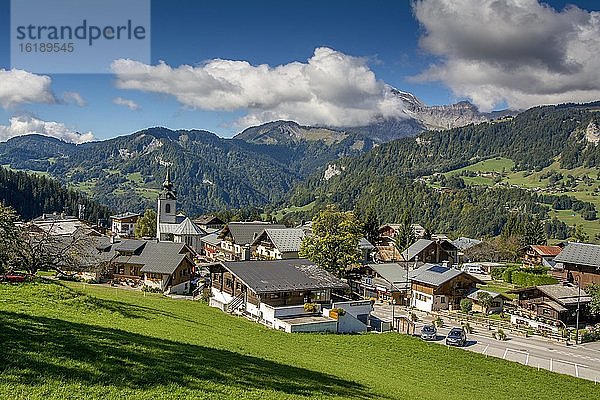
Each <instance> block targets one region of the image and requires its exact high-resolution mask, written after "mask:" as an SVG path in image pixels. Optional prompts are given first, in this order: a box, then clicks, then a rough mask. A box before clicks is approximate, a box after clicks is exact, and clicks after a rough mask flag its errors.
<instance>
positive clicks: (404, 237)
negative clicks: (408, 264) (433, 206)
mask: <svg viewBox="0 0 600 400" xmlns="http://www.w3.org/2000/svg"><path fill="white" fill-rule="evenodd" d="M415 240H416V238H415V231H414V230H413V227H412V221H411V219H410V215H409V214H408V212H404V214H402V219H401V221H400V226H399V227H398V231H397V232H396V237H395V239H394V247H395V248H396V250H397V251H398V253H399V254H402V252H403V251H404V250H406V249H407V248H408V247H410V245H411V244H413V243H414V242H415Z"/></svg>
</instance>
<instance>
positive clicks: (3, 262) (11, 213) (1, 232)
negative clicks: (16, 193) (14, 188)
mask: <svg viewBox="0 0 600 400" xmlns="http://www.w3.org/2000/svg"><path fill="white" fill-rule="evenodd" d="M18 219H19V217H18V215H17V213H16V212H15V210H13V209H12V208H11V207H8V206H5V205H4V204H2V203H0V272H4V271H6V270H7V269H8V268H10V267H11V265H12V264H13V260H14V257H13V255H14V251H15V249H16V248H17V247H18V245H19V238H20V231H19V228H18V227H17V226H16V225H15V222H17V221H18Z"/></svg>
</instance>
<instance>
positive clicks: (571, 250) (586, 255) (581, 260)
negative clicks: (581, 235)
mask: <svg viewBox="0 0 600 400" xmlns="http://www.w3.org/2000/svg"><path fill="white" fill-rule="evenodd" d="M554 261H556V262H562V263H569V264H579V265H588V266H592V267H596V268H600V246H599V245H596V244H589V243H569V244H568V245H567V247H565V248H564V249H563V250H562V251H561V252H560V254H559V255H557V256H556V257H554Z"/></svg>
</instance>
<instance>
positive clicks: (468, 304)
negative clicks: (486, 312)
mask: <svg viewBox="0 0 600 400" xmlns="http://www.w3.org/2000/svg"><path fill="white" fill-rule="evenodd" d="M472 309H473V301H471V299H462V300H461V301H460V310H461V311H462V312H464V313H465V314H468V313H470V312H471V310H472Z"/></svg>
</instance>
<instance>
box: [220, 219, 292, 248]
mask: <svg viewBox="0 0 600 400" xmlns="http://www.w3.org/2000/svg"><path fill="white" fill-rule="evenodd" d="M265 228H271V229H273V228H285V225H274V224H270V223H268V222H261V221H254V222H230V223H228V224H227V226H225V228H223V230H222V231H221V233H220V235H219V237H221V238H223V237H224V236H225V235H226V233H227V232H228V231H229V232H230V233H231V236H232V237H233V242H234V243H236V244H239V245H240V246H244V245H247V244H250V243H252V242H253V241H254V239H256V237H257V236H258V235H259V234H260V233H261V232H262V231H263V230H264V229H265Z"/></svg>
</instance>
